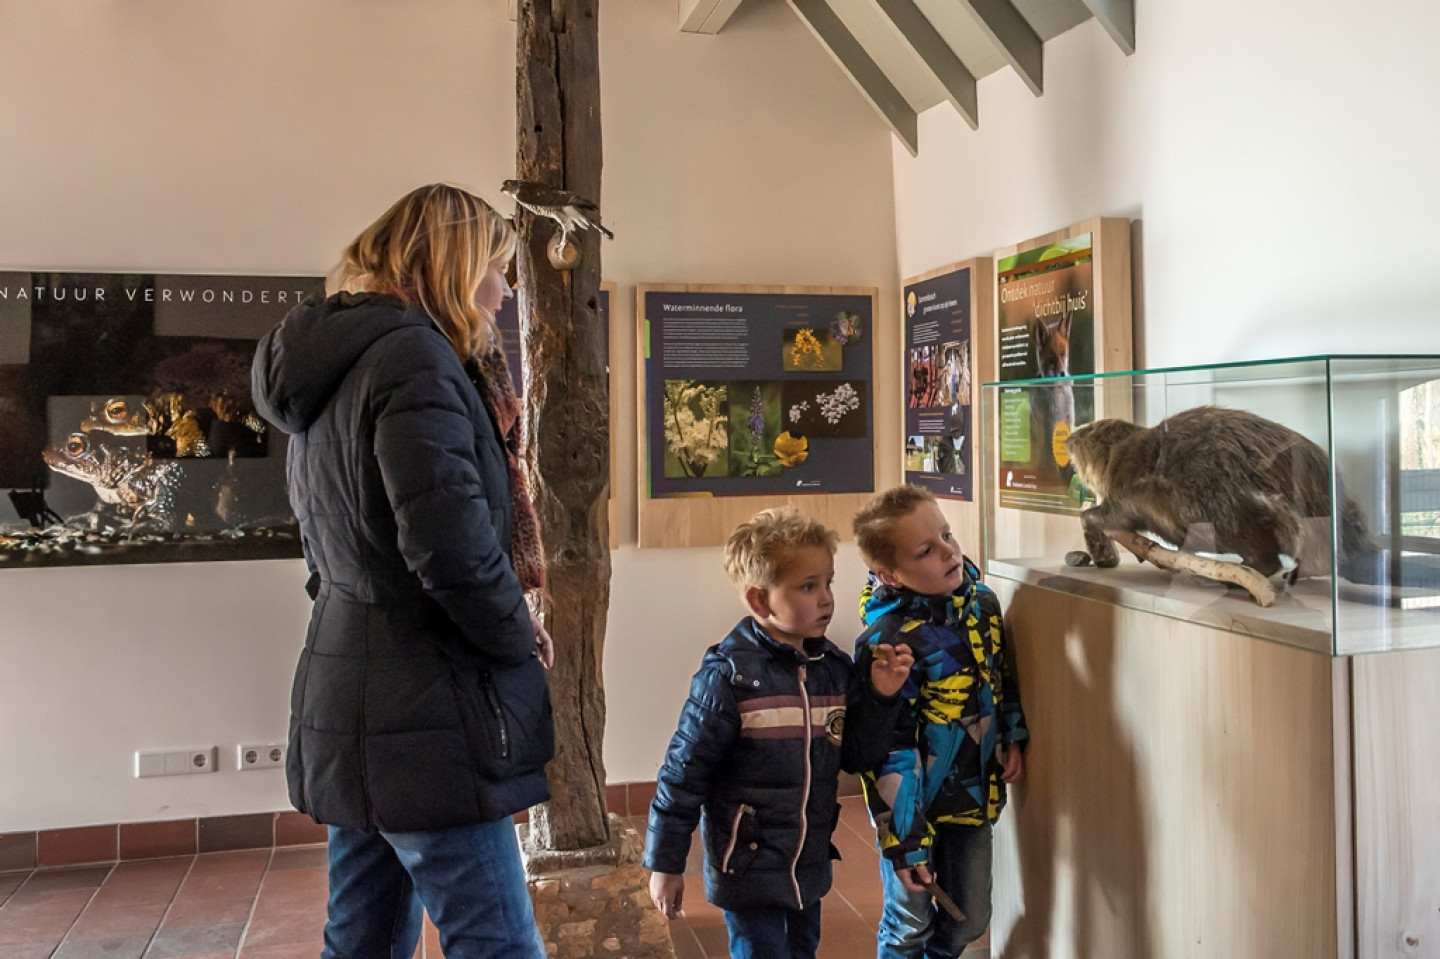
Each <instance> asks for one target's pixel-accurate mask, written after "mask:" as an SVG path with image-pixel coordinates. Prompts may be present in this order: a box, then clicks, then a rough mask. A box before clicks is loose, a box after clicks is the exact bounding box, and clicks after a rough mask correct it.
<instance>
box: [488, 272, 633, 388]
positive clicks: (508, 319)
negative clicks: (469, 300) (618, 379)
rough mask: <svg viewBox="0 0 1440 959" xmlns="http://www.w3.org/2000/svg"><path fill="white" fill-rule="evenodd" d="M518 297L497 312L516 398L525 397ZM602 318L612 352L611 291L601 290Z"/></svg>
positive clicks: (511, 299) (606, 347)
mask: <svg viewBox="0 0 1440 959" xmlns="http://www.w3.org/2000/svg"><path fill="white" fill-rule="evenodd" d="M518 302H519V300H518V298H517V297H513V296H512V297H510V298H509V299H507V300H505V301H504V302H502V303H501V304H500V309H499V310H498V311H497V312H496V313H495V326H496V328H497V329H499V331H500V347H501V349H503V350H504V351H505V362H506V364H507V365H509V367H510V381H511V382H512V383H513V384H514V385H515V397H516V399H521V400H523V399H524V398H525V367H524V366H523V365H522V364H523V363H524V362H525V358H524V351H523V347H522V344H521V334H520V307H519V306H518ZM595 313H596V316H598V317H599V319H600V329H601V330H602V331H604V334H605V352H606V355H607V356H608V355H609V352H610V291H609V290H606V289H603V288H602V289H601V290H600V299H599V305H598V307H597V308H596V310H595Z"/></svg>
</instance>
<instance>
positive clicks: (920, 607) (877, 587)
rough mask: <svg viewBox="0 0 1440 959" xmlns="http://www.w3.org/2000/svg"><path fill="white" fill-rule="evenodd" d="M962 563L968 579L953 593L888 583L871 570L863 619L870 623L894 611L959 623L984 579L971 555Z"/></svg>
mask: <svg viewBox="0 0 1440 959" xmlns="http://www.w3.org/2000/svg"><path fill="white" fill-rule="evenodd" d="M961 565H962V567H963V568H964V570H965V578H964V579H962V580H961V581H960V586H959V587H958V588H957V589H956V590H955V592H954V593H951V594H950V595H949V596H943V595H941V596H927V595H924V594H921V593H917V592H914V591H913V590H909V589H906V588H904V587H903V586H901V587H896V586H886V585H885V584H884V583H882V582H880V579H879V577H877V576H876V575H875V574H874V573H871V574H870V576H869V578H868V579H867V580H866V581H865V587H864V589H862V590H861V592H860V618H861V619H862V620H863V621H864V622H865V624H866V625H867V626H868V625H869V624H871V623H873V622H875V621H876V620H877V619H879V618H881V617H882V616H888V615H890V614H891V613H901V614H903V615H905V616H906V617H907V618H909V619H923V620H925V621H927V622H932V623H945V622H955V621H956V620H958V619H959V618H960V615H961V610H963V609H964V608H965V607H966V606H967V605H969V603H970V601H971V599H972V598H973V597H974V595H975V584H976V583H978V582H979V581H980V570H979V569H977V568H976V566H975V564H974V563H972V562H970V559H969V557H961Z"/></svg>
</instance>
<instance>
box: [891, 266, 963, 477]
mask: <svg viewBox="0 0 1440 959" xmlns="http://www.w3.org/2000/svg"><path fill="white" fill-rule="evenodd" d="M972 283H974V277H973V276H972V275H971V270H970V268H969V267H965V268H963V269H959V270H955V271H952V272H949V273H942V274H940V275H939V276H934V277H930V278H928V279H923V280H917V281H915V282H913V283H910V284H908V285H906V287H905V289H904V302H905V354H904V356H903V357H902V362H903V363H904V370H903V373H904V377H905V379H904V383H905V482H907V483H911V484H913V485H915V486H920V487H923V488H925V489H928V490H929V491H930V492H931V493H933V494H935V495H936V496H938V497H945V498H949V499H959V500H973V499H974V479H973V470H972V469H971V464H972V463H973V452H974V444H973V442H972V440H971V435H972V433H971V396H972V382H973V376H972V373H973V365H972V355H971V354H972V351H971V332H972V323H973V321H974V318H973V317H972V316H971V315H970V309H971V284H972Z"/></svg>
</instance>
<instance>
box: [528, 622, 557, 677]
mask: <svg viewBox="0 0 1440 959" xmlns="http://www.w3.org/2000/svg"><path fill="white" fill-rule="evenodd" d="M530 625H531V626H534V627H535V655H537V656H539V657H540V665H541V666H544V667H545V668H546V669H549V668H550V667H551V666H554V665H555V641H554V640H553V639H551V638H550V634H549V633H548V632H546V631H545V624H544V623H543V622H541V621H540V617H539V616H537V615H536V613H535V610H533V609H532V610H530Z"/></svg>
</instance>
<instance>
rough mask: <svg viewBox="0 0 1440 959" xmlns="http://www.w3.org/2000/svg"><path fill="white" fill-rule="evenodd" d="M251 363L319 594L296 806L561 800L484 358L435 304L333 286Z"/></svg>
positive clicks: (476, 812) (443, 817) (309, 647)
mask: <svg viewBox="0 0 1440 959" xmlns="http://www.w3.org/2000/svg"><path fill="white" fill-rule="evenodd" d="M252 374H253V375H252V380H253V382H252V388H253V392H254V396H255V402H256V405H257V407H258V409H259V410H260V413H261V415H263V416H264V417H265V418H266V419H268V420H269V421H270V422H271V423H274V424H276V425H277V426H278V427H280V429H282V430H284V431H285V432H286V433H288V434H290V445H289V452H288V475H289V492H290V499H291V502H292V504H293V505H294V508H295V515H296V516H297V517H298V518H299V520H300V532H301V535H302V537H303V545H304V550H305V560H306V563H307V564H308V566H309V568H310V573H311V577H310V583H309V586H308V588H309V590H310V593H311V595H312V597H313V598H314V600H315V605H314V609H313V611H312V614H311V618H310V628H309V632H308V634H307V636H306V639H305V648H304V650H303V651H302V652H301V654H300V662H299V665H298V667H297V669H296V672H295V685H294V690H293V693H292V695H291V717H290V753H289V760H288V769H287V772H288V776H289V784H290V798H291V801H292V802H293V803H294V804H295V807H296V808H297V809H300V810H302V811H303V812H307V813H309V814H310V815H311V816H313V817H314V818H315V819H317V820H318V821H320V822H322V823H327V824H331V825H336V826H346V827H350V828H353V829H381V830H387V831H396V832H408V831H419V830H436V829H445V828H450V827H453V826H462V825H473V824H475V823H480V822H487V821H491V820H495V819H499V818H501V817H503V816H507V815H509V814H511V813H513V812H515V811H517V810H520V809H524V808H526V807H528V806H531V805H534V804H535V803H537V802H541V801H544V800H545V799H547V798H548V795H549V794H548V791H547V787H546V782H545V773H544V765H545V763H546V761H547V760H549V759H550V757H551V755H552V753H553V751H554V737H553V731H552V726H551V717H550V700H549V690H548V687H547V685H546V678H545V670H544V668H543V667H542V666H541V665H540V662H539V660H538V658H537V657H536V656H535V636H534V631H533V629H532V627H531V625H530V619H529V613H528V611H527V609H526V606H525V603H524V599H523V589H522V587H521V585H520V582H519V580H518V579H516V577H515V573H514V571H513V570H512V568H511V565H510V560H509V556H508V549H509V543H510V517H511V512H510V486H509V478H508V474H507V472H506V466H505V457H504V450H503V447H502V444H501V439H500V436H499V434H498V432H497V430H496V427H495V424H494V420H493V419H492V418H491V416H490V414H489V412H488V410H487V409H486V408H485V405H484V403H483V401H482V400H481V398H480V395H479V393H478V391H477V390H476V388H475V385H474V382H472V380H471V376H473V375H478V373H477V372H476V370H475V369H474V367H473V366H471V367H470V368H469V369H468V370H467V367H466V366H462V365H461V363H460V361H459V360H458V359H457V358H456V356H455V353H454V352H453V351H452V350H451V348H450V344H449V342H448V341H447V340H446V339H445V338H444V337H443V336H442V335H441V334H440V332H439V331H438V329H436V327H435V326H434V324H433V323H432V322H431V321H430V318H429V317H428V316H427V315H426V314H425V313H424V312H423V311H421V310H418V309H413V310H407V309H406V308H405V306H404V304H403V303H401V301H400V300H398V299H396V298H393V297H386V296H376V295H360V296H353V295H350V294H337V295H336V296H332V297H330V298H328V299H326V300H324V301H323V302H314V301H307V302H306V303H303V304H301V305H300V306H298V307H296V308H295V309H294V310H293V311H291V313H290V315H289V316H287V317H286V318H285V321H284V322H283V323H281V324H280V326H278V327H276V328H275V329H274V330H272V331H271V332H270V333H268V334H267V335H266V336H265V338H264V339H262V340H261V342H260V345H259V348H258V350H257V351H256V355H255V363H254V368H253V371H252Z"/></svg>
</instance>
